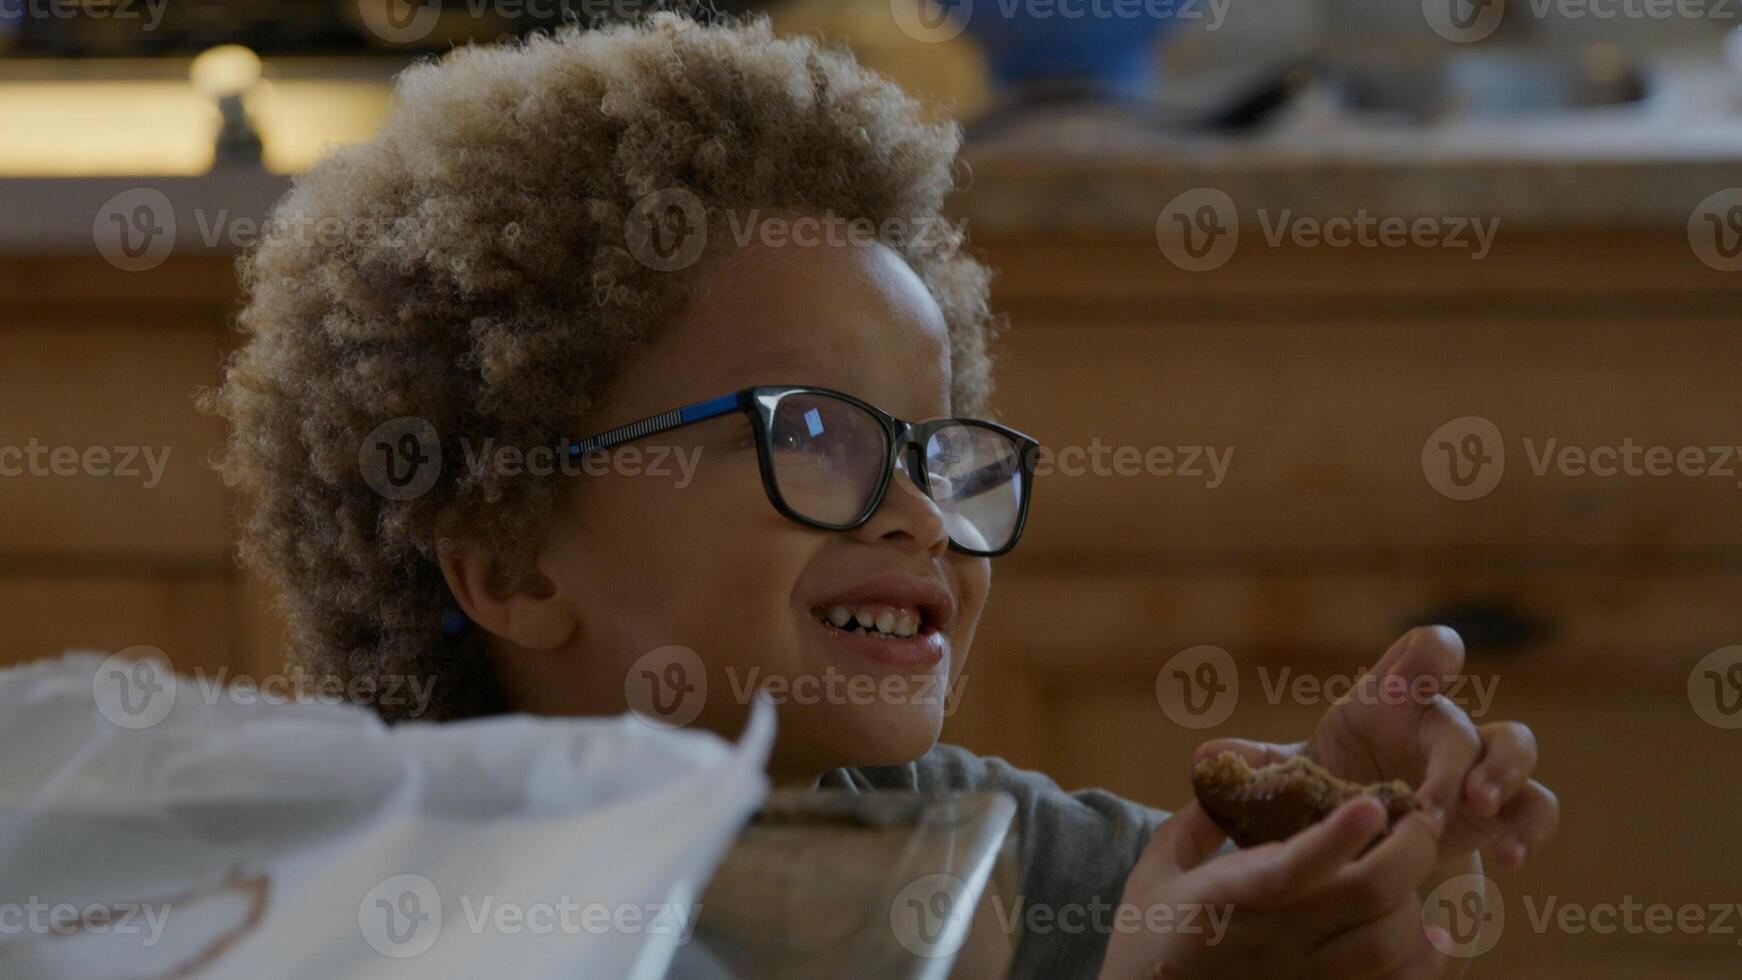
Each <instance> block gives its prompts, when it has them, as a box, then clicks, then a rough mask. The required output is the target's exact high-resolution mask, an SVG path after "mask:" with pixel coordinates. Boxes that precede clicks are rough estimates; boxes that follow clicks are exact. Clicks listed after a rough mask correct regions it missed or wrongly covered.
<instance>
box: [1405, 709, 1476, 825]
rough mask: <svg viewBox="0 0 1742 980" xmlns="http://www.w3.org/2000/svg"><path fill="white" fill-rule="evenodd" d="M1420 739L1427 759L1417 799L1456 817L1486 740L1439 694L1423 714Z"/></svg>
mask: <svg viewBox="0 0 1742 980" xmlns="http://www.w3.org/2000/svg"><path fill="white" fill-rule="evenodd" d="M1416 739H1417V740H1418V747H1419V750H1420V752H1421V754H1422V755H1423V756H1424V757H1426V759H1427V767H1426V772H1425V773H1424V774H1423V775H1422V779H1421V788H1420V789H1418V790H1417V791H1416V797H1417V798H1418V799H1419V800H1421V803H1422V805H1423V806H1425V807H1427V808H1428V809H1430V810H1432V809H1438V810H1439V811H1441V812H1442V813H1444V814H1452V813H1455V812H1456V811H1457V807H1458V805H1459V803H1461V802H1462V800H1463V796H1464V779H1465V777H1466V776H1468V775H1469V773H1470V767H1472V766H1474V765H1475V764H1476V760H1477V759H1478V758H1479V757H1480V756H1481V754H1482V736H1480V735H1478V734H1477V733H1476V726H1475V725H1474V724H1472V723H1471V722H1470V716H1469V715H1467V714H1465V713H1464V711H1463V709H1462V708H1459V707H1458V706H1457V705H1455V704H1453V703H1451V702H1450V701H1447V700H1446V699H1445V697H1444V696H1443V695H1437V694H1436V695H1434V700H1433V702H1432V703H1431V704H1429V705H1428V706H1427V708H1426V710H1424V711H1423V712H1422V714H1421V721H1420V723H1419V724H1418V726H1417V727H1416Z"/></svg>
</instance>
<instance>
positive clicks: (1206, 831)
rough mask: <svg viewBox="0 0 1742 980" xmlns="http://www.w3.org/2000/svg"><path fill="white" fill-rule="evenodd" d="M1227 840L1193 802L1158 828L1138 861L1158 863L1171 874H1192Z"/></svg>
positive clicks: (1208, 816)
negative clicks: (1191, 871) (1194, 869)
mask: <svg viewBox="0 0 1742 980" xmlns="http://www.w3.org/2000/svg"><path fill="white" fill-rule="evenodd" d="M1226 839H1227V835H1226V834H1223V833H1222V829H1221V828H1220V827H1217V826H1216V824H1215V821H1213V820H1211V819H1210V815H1209V814H1207V813H1205V812H1204V808H1203V807H1201V806H1199V805H1198V801H1197V800H1193V801H1191V802H1190V803H1188V804H1186V805H1185V806H1184V807H1181V808H1180V809H1178V810H1175V811H1174V814H1173V816H1171V817H1168V818H1167V819H1166V820H1163V821H1162V822H1161V823H1160V824H1159V825H1158V826H1157V827H1156V828H1155V833H1154V834H1153V835H1152V836H1151V837H1150V838H1149V843H1148V844H1147V845H1145V846H1144V848H1143V855H1142V856H1141V857H1139V858H1138V861H1139V862H1142V861H1144V860H1146V859H1147V860H1154V861H1158V862H1160V863H1161V865H1162V867H1163V868H1164V869H1165V870H1166V871H1167V872H1169V873H1175V874H1177V873H1179V872H1181V871H1190V870H1192V869H1193V868H1195V867H1197V866H1198V865H1200V864H1203V863H1204V861H1206V860H1208V859H1209V858H1210V856H1211V855H1213V854H1215V853H1216V852H1217V851H1219V850H1221V848H1222V842H1223V841H1224V840H1226Z"/></svg>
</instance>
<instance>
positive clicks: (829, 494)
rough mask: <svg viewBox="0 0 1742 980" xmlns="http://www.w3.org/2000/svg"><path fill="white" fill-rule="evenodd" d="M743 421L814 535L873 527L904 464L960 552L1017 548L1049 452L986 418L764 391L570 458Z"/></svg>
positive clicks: (691, 409)
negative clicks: (1042, 457) (718, 421)
mask: <svg viewBox="0 0 1742 980" xmlns="http://www.w3.org/2000/svg"><path fill="white" fill-rule="evenodd" d="M733 412H743V413H744V414H745V415H747V416H748V417H749V419H750V421H751V424H752V427H753V428H754V430H755V438H756V455H757V458H758V460H759V462H760V464H761V470H762V486H763V489H764V490H766V491H767V493H768V500H769V502H770V503H772V504H773V505H774V509H775V510H778V511H779V512H780V513H782V514H784V515H786V516H787V517H789V518H791V519H793V520H795V521H797V522H798V523H800V524H804V525H806V526H808V527H815V528H821V529H823V530H826V531H847V530H851V529H853V528H856V527H859V526H860V525H862V524H864V523H865V522H866V521H868V520H870V519H871V515H872V514H874V513H876V511H877V507H878V505H880V504H881V503H882V502H883V495H884V493H885V492H887V491H888V489H889V482H890V479H891V476H892V474H893V473H894V471H895V468H896V467H897V466H898V465H900V466H902V467H903V468H904V469H905V470H906V471H907V473H908V476H909V477H910V478H911V479H912V480H913V482H914V485H915V486H917V487H919V489H920V491H921V492H923V493H924V494H925V495H926V496H927V497H929V498H931V500H932V502H933V503H935V504H936V505H937V507H938V510H939V511H941V512H942V513H943V517H944V526H945V529H946V531H947V532H948V534H949V538H950V547H951V549H953V550H955V551H959V552H963V553H965V554H970V555H981V556H986V557H991V556H995V555H1002V554H1004V553H1005V552H1007V551H1009V550H1010V549H1011V548H1014V547H1016V541H1017V539H1018V538H1020V537H1022V525H1023V523H1024V522H1025V521H1026V520H1027V519H1028V501H1029V496H1030V487H1031V485H1032V484H1033V482H1034V456H1035V452H1034V451H1035V450H1036V449H1037V448H1039V445H1040V444H1039V443H1038V442H1036V441H1035V440H1033V439H1031V438H1029V437H1028V436H1025V435H1023V434H1022V433H1020V432H1017V431H1016V430H1015V429H1011V428H1008V427H1006V426H1002V425H999V424H997V423H996V422H987V421H985V420H983V419H960V418H940V419H928V420H926V421H923V422H908V421H905V420H902V419H898V418H896V417H895V416H893V415H890V414H889V413H887V412H885V411H883V410H881V409H879V408H877V407H876V406H875V405H871V404H869V403H867V402H864V401H861V400H859V399H857V398H854V397H853V396H852V395H849V394H846V393H844V392H839V391H833V390H831V389H828V388H815V387H811V386H809V385H758V386H757V387H754V388H745V389H743V390H741V391H735V392H733V393H732V394H729V395H721V396H720V397H718V398H710V399H708V400H707V401H700V402H696V403H694V404H691V405H685V406H683V407H682V408H674V409H672V410H671V411H669V412H663V413H661V414H659V415H653V416H649V417H648V418H644V419H641V420H640V421H637V422H631V423H629V424H628V425H622V426H618V427H617V428H615V429H611V430H609V431H606V432H601V433H598V434H597V435H593V436H588V437H587V438H585V439H583V440H581V441H580V442H578V443H571V444H570V445H569V453H570V455H574V456H579V455H581V454H583V453H588V452H593V451H596V450H605V449H609V448H611V447H612V446H616V445H618V444H620V443H624V442H628V441H629V440H631V439H640V438H642V437H644V436H650V435H654V434H656V433H660V432H666V431H669V430H671V429H675V428H678V427H679V426H685V425H691V424H693V423H696V422H705V421H707V420H708V419H713V418H719V417H720V416H722V415H729V414H731V413H733Z"/></svg>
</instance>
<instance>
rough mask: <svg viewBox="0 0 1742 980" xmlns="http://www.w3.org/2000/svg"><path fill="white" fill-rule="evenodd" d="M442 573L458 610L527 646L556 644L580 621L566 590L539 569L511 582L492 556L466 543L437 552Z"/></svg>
mask: <svg viewBox="0 0 1742 980" xmlns="http://www.w3.org/2000/svg"><path fill="white" fill-rule="evenodd" d="M441 566H442V577H443V578H444V579H446V580H447V583H448V591H449V592H452V593H453V594H454V601H455V602H457V603H459V606H460V611H461V612H463V613H465V614H466V618H467V619H470V620H471V621H472V622H474V623H476V624H477V625H479V626H480V627H482V628H484V629H485V630H488V631H489V632H491V633H493V634H495V635H496V636H499V637H501V638H503V639H505V640H507V641H508V642H510V643H513V644H514V645H515V646H518V647H521V648H522V649H526V650H555V649H556V648H557V647H560V646H562V645H563V644H564V643H565V642H567V641H568V639H569V637H571V636H573V635H574V633H575V629H576V628H577V627H578V626H579V622H578V620H577V617H576V615H575V611H574V607H573V606H571V605H570V604H569V602H568V598H569V597H568V596H565V595H563V593H562V591H561V590H560V589H558V588H557V587H556V586H554V585H552V584H551V581H550V579H549V578H547V577H546V576H545V575H544V574H543V573H541V572H537V571H535V572H533V573H532V578H531V582H530V584H523V585H518V586H517V585H514V584H512V583H511V582H509V580H508V577H507V576H505V575H503V574H502V572H501V570H500V569H499V568H498V567H497V565H496V563H495V562H494V561H493V560H491V559H490V558H488V557H486V556H483V555H480V554H477V553H475V552H473V551H471V550H469V549H456V550H454V551H452V552H448V553H444V554H442V556H441Z"/></svg>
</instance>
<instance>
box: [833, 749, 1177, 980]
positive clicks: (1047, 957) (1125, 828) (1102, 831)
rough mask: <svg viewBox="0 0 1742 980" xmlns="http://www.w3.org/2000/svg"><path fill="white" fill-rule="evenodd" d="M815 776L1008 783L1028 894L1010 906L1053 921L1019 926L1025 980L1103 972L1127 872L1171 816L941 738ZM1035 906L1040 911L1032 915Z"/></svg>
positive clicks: (857, 784) (1016, 971) (1017, 966)
mask: <svg viewBox="0 0 1742 980" xmlns="http://www.w3.org/2000/svg"><path fill="white" fill-rule="evenodd" d="M818 785H819V786H820V787H821V788H825V789H848V790H856V791H858V792H870V791H873V790H880V789H889V790H908V791H912V792H918V793H941V792H948V791H952V790H962V791H975V792H991V791H995V790H1002V791H1004V792H1006V793H1009V794H1010V795H1011V796H1013V797H1015V798H1016V826H1017V828H1018V830H1020V832H1021V838H1020V842H1019V847H1020V851H1019V858H1020V860H1021V866H1022V895H1021V899H1022V903H1023V904H1022V906H1021V907H1020V908H1016V909H1013V911H1015V912H1017V914H1018V915H1019V916H1020V918H1019V919H1018V920H1017V921H1019V922H1021V923H1024V924H1025V925H1026V924H1027V923H1029V922H1041V923H1050V924H1049V925H1047V926H1046V927H1045V928H1042V929H1029V928H1026V927H1025V928H1024V929H1023V932H1022V937H1021V940H1020V942H1019V943H1018V945H1017V948H1016V960H1015V962H1014V963H1013V964H1012V966H1011V971H1010V976H1011V977H1012V978H1020V980H1027V978H1030V977H1032V978H1049V980H1050V978H1057V977H1090V978H1092V977H1094V976H1095V975H1096V974H1097V973H1099V972H1100V969H1101V959H1102V957H1103V956H1104V955H1105V953H1106V951H1107V938H1108V935H1109V933H1110V929H1111V924H1112V922H1113V918H1112V916H1113V910H1114V909H1115V908H1116V907H1117V906H1118V904H1119V898H1120V895H1121V894H1122V893H1123V892H1124V890H1125V878H1126V876H1127V875H1129V874H1130V873H1131V866H1132V865H1133V864H1135V863H1136V862H1137V855H1138V854H1139V852H1141V851H1142V850H1143V846H1144V845H1145V844H1147V843H1148V842H1149V838H1150V835H1151V834H1152V833H1154V831H1155V826H1156V824H1158V823H1160V822H1161V821H1162V820H1164V819H1166V818H1167V814H1166V813H1163V812H1162V811H1160V810H1152V809H1150V808H1149V807H1146V806H1140V805H1138V804H1136V803H1132V802H1131V801H1129V800H1123V799H1120V798H1119V797H1117V796H1114V795H1113V794H1111V793H1108V792H1106V791H1104V790H1098V789H1085V790H1078V791H1076V792H1074V793H1067V792H1065V791H1064V790H1062V789H1060V788H1059V786H1058V784H1057V783H1055V782H1053V781H1052V780H1051V779H1049V778H1047V777H1046V776H1044V775H1042V774H1040V773H1037V772H1029V771H1026V770H1023V769H1018V768H1016V767H1015V766H1012V765H1010V764H1009V763H1007V762H1005V761H1004V760H1003V759H997V758H981V757H980V756H977V755H975V754H973V753H972V752H969V751H967V750H966V749H961V748H957V747H956V746H953V745H939V746H936V747H934V748H933V749H932V750H931V751H930V752H927V753H926V754H925V755H923V756H921V757H920V758H919V759H918V760H917V761H914V762H910V763H908V764H906V765H901V766H877V767H871V766H867V767H861V768H857V769H835V770H832V771H830V772H828V773H825V774H824V775H823V778H822V780H821V781H820V782H819V784H818ZM1034 906H1040V907H1042V908H1043V909H1044V910H1045V915H1044V917H1042V918H1034V919H1031V918H1030V916H1029V914H1028V910H1029V909H1030V908H1031V907H1034Z"/></svg>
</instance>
